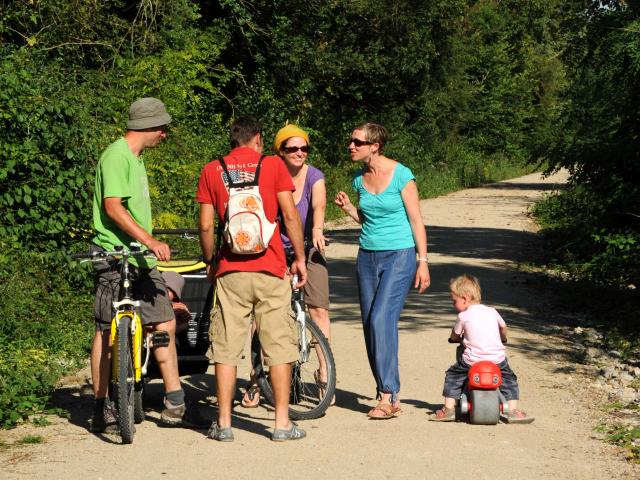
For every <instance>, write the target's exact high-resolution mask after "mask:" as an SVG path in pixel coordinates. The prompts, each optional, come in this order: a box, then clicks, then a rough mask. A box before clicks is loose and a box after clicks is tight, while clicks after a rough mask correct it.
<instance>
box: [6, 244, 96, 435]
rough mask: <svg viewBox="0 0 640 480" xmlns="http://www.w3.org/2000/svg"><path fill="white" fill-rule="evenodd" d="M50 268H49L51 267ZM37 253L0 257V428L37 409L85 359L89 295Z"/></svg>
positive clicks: (62, 268) (61, 267) (89, 330)
mask: <svg viewBox="0 0 640 480" xmlns="http://www.w3.org/2000/svg"><path fill="white" fill-rule="evenodd" d="M52 265H53V266H52ZM55 265H56V264H53V263H51V261H50V260H47V259H45V258H43V256H42V255H33V254H31V255H26V254H15V255H12V256H11V257H10V258H9V257H7V256H2V257H0V318H2V322H0V426H4V427H8V426H13V425H15V424H16V423H18V422H20V421H22V420H24V419H25V418H26V417H27V416H28V415H30V414H33V413H37V412H39V411H41V410H42V409H43V408H44V406H45V404H46V402H47V400H48V398H49V394H50V393H51V391H52V389H53V388H54V386H55V384H56V382H57V381H58V379H59V378H60V375H62V374H63V373H65V372H69V371H71V370H73V369H76V368H78V366H79V365H80V362H81V360H83V359H85V358H86V357H87V351H88V348H89V346H90V341H91V335H92V332H93V322H92V318H91V306H90V305H91V293H90V291H88V290H80V291H78V290H75V289H72V288H71V287H70V285H69V280H68V278H67V274H66V270H67V269H68V268H70V266H69V265H66V264H65V265H59V266H58V267H57V270H53V268H55Z"/></svg>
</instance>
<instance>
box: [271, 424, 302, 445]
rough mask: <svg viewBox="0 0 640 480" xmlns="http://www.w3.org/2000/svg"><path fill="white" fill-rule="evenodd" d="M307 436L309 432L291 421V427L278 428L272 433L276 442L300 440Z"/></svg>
mask: <svg viewBox="0 0 640 480" xmlns="http://www.w3.org/2000/svg"><path fill="white" fill-rule="evenodd" d="M306 436H307V432H305V431H304V430H303V429H301V428H298V425H296V424H295V423H294V422H292V421H289V428H276V429H274V430H273V434H271V440H273V441H274V442H286V441H287V440H299V439H301V438H304V437H306Z"/></svg>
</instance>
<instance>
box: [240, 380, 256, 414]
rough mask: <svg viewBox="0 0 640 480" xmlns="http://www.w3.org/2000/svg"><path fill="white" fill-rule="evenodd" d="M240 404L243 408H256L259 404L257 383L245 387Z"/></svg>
mask: <svg viewBox="0 0 640 480" xmlns="http://www.w3.org/2000/svg"><path fill="white" fill-rule="evenodd" d="M240 404H241V405H242V406H243V407H244V408H256V407H257V406H258V405H260V387H258V385H251V386H250V387H249V388H247V390H246V391H245V392H244V395H243V396H242V400H241V401H240Z"/></svg>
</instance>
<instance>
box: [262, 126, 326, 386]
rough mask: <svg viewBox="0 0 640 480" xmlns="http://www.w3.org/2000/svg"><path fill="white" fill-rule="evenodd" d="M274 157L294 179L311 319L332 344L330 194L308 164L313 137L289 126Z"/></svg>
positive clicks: (321, 374)
mask: <svg viewBox="0 0 640 480" xmlns="http://www.w3.org/2000/svg"><path fill="white" fill-rule="evenodd" d="M273 150H274V153H276V154H277V155H279V156H280V157H281V158H282V160H284V163H285V164H286V166H287V168H288V170H289V174H291V178H292V179H293V185H294V186H295V191H294V192H293V200H294V201H295V203H296V208H297V209H298V213H299V214H300V220H301V221H302V230H303V232H304V239H305V245H306V250H307V283H306V284H305V286H304V287H303V288H304V297H305V303H306V304H307V308H308V310H309V315H310V316H311V319H312V320H313V321H314V322H315V323H316V325H318V327H320V330H322V333H324V335H325V337H327V340H329V341H331V328H330V322H329V273H328V271H327V262H326V260H325V257H324V249H325V246H326V240H325V237H324V214H325V210H326V207H327V191H326V187H325V182H324V174H323V173H322V172H321V171H320V170H319V169H317V168H315V167H313V166H311V165H309V164H308V163H307V157H308V155H309V135H308V134H307V132H305V131H304V130H303V129H301V128H300V127H298V126H297V125H293V124H287V125H286V126H284V127H283V128H281V129H280V130H279V131H278V133H277V134H276V137H275V140H274V142H273ZM282 243H283V244H284V246H285V249H286V248H291V242H290V241H289V238H288V237H287V235H286V231H284V230H283V233H282ZM315 376H316V382H317V383H318V385H320V386H322V385H323V384H324V385H325V386H326V382H327V371H326V367H325V365H324V363H323V362H321V363H320V368H319V369H318V371H317V372H316V375H315Z"/></svg>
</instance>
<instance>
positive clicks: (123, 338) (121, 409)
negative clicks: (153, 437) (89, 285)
mask: <svg viewBox="0 0 640 480" xmlns="http://www.w3.org/2000/svg"><path fill="white" fill-rule="evenodd" d="M131 320H132V319H131V317H130V316H127V315H125V316H123V317H121V318H120V324H119V326H118V331H117V335H116V336H117V339H116V342H117V346H118V352H117V353H118V356H117V361H118V369H117V372H116V378H115V385H114V386H115V393H116V410H117V412H118V427H119V428H120V438H122V443H125V444H128V443H132V442H133V433H134V428H135V427H134V418H135V415H134V404H135V400H134V397H135V376H134V372H133V359H132V349H131Z"/></svg>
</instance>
